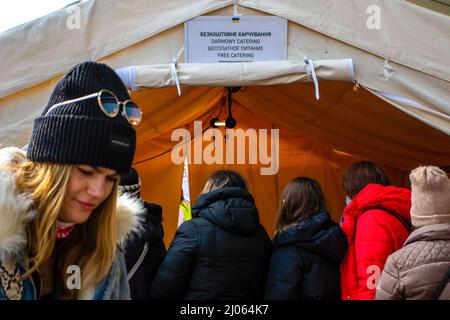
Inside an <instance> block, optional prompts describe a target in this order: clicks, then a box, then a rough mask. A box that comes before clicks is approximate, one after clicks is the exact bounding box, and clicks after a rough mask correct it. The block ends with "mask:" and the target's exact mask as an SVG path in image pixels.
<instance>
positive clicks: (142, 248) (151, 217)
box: [125, 201, 166, 300]
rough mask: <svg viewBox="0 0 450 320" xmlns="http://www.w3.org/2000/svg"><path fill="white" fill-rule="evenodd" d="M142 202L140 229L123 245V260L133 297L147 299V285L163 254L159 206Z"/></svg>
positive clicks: (148, 285)
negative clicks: (143, 219) (143, 215)
mask: <svg viewBox="0 0 450 320" xmlns="http://www.w3.org/2000/svg"><path fill="white" fill-rule="evenodd" d="M142 202H143V203H144V206H145V209H146V214H145V221H143V224H142V226H143V230H142V232H140V233H139V234H136V233H135V234H133V236H132V237H131V238H130V240H129V241H128V242H127V245H126V247H125V261H126V265H127V271H128V277H129V284H130V291H131V298H132V299H133V300H145V299H150V285H151V283H152V281H153V278H154V277H155V275H156V272H157V271H158V268H159V266H160V264H161V262H162V261H163V259H164V256H165V255H166V247H165V245H164V242H163V237H164V230H163V227H162V224H161V221H162V208H161V206H160V205H157V204H154V203H150V202H144V201H142ZM130 277H131V278H130Z"/></svg>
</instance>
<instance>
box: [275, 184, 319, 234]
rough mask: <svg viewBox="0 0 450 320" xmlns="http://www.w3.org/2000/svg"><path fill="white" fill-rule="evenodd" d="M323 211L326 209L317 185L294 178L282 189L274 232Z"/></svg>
mask: <svg viewBox="0 0 450 320" xmlns="http://www.w3.org/2000/svg"><path fill="white" fill-rule="evenodd" d="M323 209H326V205H325V197H324V195H323V191H322V189H321V188H320V185H319V183H318V182H317V181H316V180H313V179H310V178H307V177H298V178H295V179H293V180H291V181H290V182H289V183H288V184H287V185H286V187H285V188H284V191H283V195H282V197H281V200H280V205H279V206H278V214H277V224H276V231H277V232H279V231H281V230H284V229H285V227H287V226H288V225H290V224H293V223H297V222H299V221H301V220H303V219H305V218H307V217H309V216H310V215H311V214H313V213H316V212H318V211H320V210H323Z"/></svg>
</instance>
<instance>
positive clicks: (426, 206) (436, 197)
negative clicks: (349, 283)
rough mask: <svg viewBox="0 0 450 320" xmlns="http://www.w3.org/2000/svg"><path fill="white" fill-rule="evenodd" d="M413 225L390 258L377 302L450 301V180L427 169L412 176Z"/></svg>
mask: <svg viewBox="0 0 450 320" xmlns="http://www.w3.org/2000/svg"><path fill="white" fill-rule="evenodd" d="M410 180H411V189H412V199H411V201H412V207H411V221H412V224H413V226H414V227H415V228H416V229H415V230H414V231H413V232H412V233H411V235H410V236H409V238H408V239H407V240H406V242H405V244H404V246H403V248H401V249H400V250H398V251H397V252H395V253H393V254H392V255H390V256H389V258H388V260H387V262H386V265H385V267H384V270H383V273H382V275H381V278H380V282H379V283H378V287H377V293H376V299H378V300H387V299H421V300H434V299H442V300H443V299H445V300H448V299H450V285H449V281H450V180H449V178H448V176H447V174H446V173H445V172H444V171H442V170H441V169H439V168H437V167H434V166H428V167H419V168H416V169H415V170H413V171H412V172H411V175H410Z"/></svg>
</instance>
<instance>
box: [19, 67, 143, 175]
mask: <svg viewBox="0 0 450 320" xmlns="http://www.w3.org/2000/svg"><path fill="white" fill-rule="evenodd" d="M102 89H106V90H109V91H112V92H113V93H114V94H115V95H116V96H117V98H118V99H119V101H125V100H127V99H130V97H129V95H128V92H127V90H126V88H125V85H124V84H123V82H122V80H121V79H120V78H119V76H118V75H117V74H116V72H115V71H114V70H113V69H111V68H110V67H108V66H107V65H105V64H102V63H96V62H92V61H88V62H83V63H80V64H78V65H76V66H75V67H74V68H73V69H72V70H70V71H69V73H67V74H66V75H65V76H64V77H63V78H62V79H61V80H60V81H59V82H58V83H57V84H56V86H55V89H54V90H53V93H52V95H51V97H50V100H49V102H48V104H47V106H46V108H45V109H44V111H43V112H42V115H41V116H40V117H38V118H36V119H35V121H34V126H33V132H32V135H31V140H30V142H29V145H28V149H27V157H28V158H29V159H30V160H33V161H36V162H50V163H61V164H83V165H89V166H93V167H105V168H109V169H113V170H116V171H118V172H119V173H127V172H128V171H129V170H130V167H131V163H132V160H133V156H134V151H135V148H136V131H135V130H134V128H133V127H132V126H131V124H129V123H128V121H127V120H126V119H125V118H124V117H123V115H122V110H120V112H119V114H118V115H117V116H116V117H114V118H110V117H108V116H107V115H106V114H104V113H103V111H102V110H101V109H100V107H99V106H98V101H97V99H96V98H91V99H86V100H83V101H79V102H74V103H70V104H66V105H61V106H58V107H56V108H55V109H54V110H52V112H51V113H50V114H48V115H47V116H45V114H46V113H47V110H48V109H49V108H50V107H51V106H53V105H55V104H57V103H60V102H64V101H68V100H72V99H76V98H80V97H83V96H86V95H89V94H92V93H97V92H99V91H100V90H102ZM121 108H122V106H121Z"/></svg>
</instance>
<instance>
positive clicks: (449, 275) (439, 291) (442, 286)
mask: <svg viewBox="0 0 450 320" xmlns="http://www.w3.org/2000/svg"><path fill="white" fill-rule="evenodd" d="M449 280H450V268H449V269H448V272H447V274H446V275H445V277H444V279H443V280H442V281H441V283H440V284H439V286H438V287H437V289H436V291H435V292H434V293H433V296H432V297H431V300H438V299H439V297H440V296H441V294H442V291H444V289H445V287H446V286H447V284H448V281H449Z"/></svg>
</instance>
